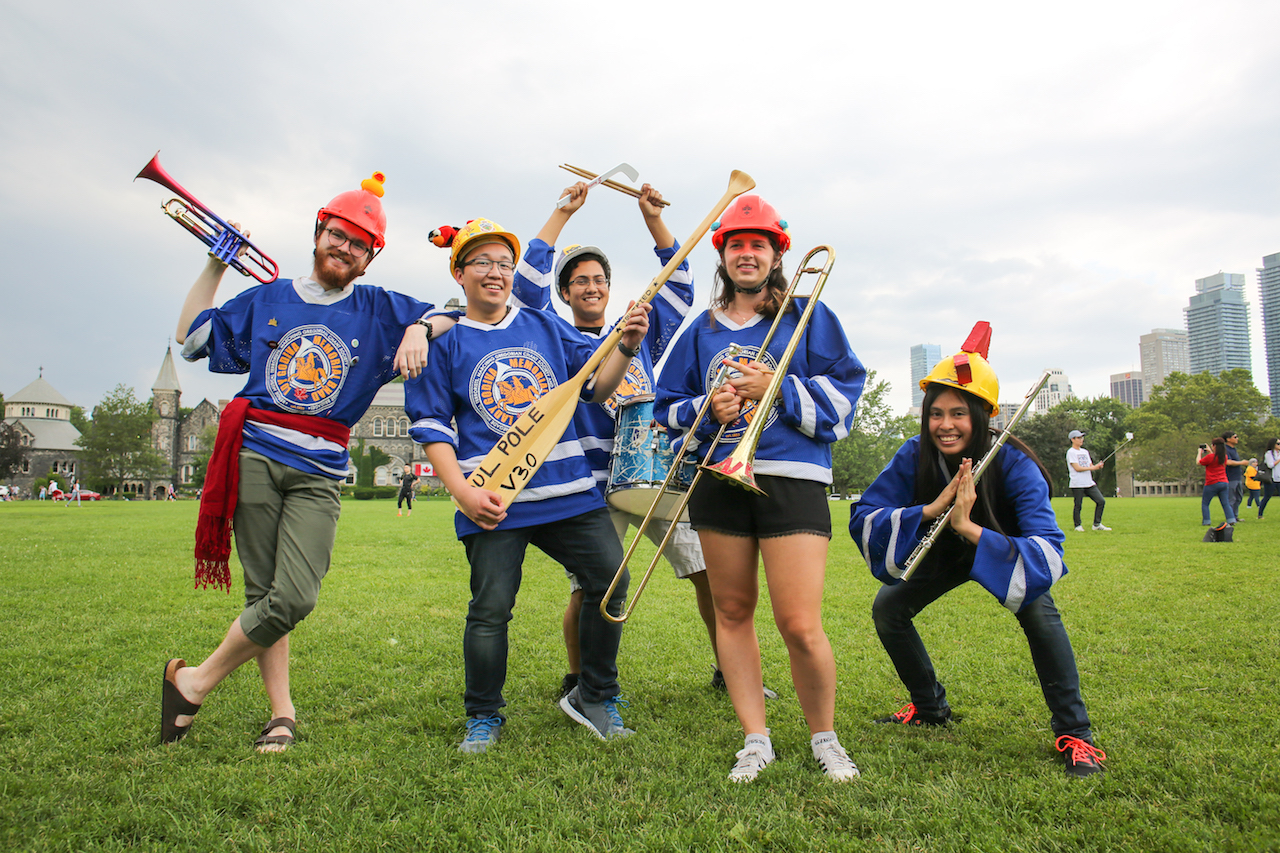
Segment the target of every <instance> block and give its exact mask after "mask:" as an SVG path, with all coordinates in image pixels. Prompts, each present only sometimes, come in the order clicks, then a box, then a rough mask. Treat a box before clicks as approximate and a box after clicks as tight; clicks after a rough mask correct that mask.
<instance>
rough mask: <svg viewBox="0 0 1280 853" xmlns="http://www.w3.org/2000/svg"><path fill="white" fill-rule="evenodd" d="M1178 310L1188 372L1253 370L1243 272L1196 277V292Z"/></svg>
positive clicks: (1214, 373)
mask: <svg viewBox="0 0 1280 853" xmlns="http://www.w3.org/2000/svg"><path fill="white" fill-rule="evenodd" d="M1182 313H1183V314H1185V315H1186V318H1187V343H1188V344H1189V345H1190V347H1191V372H1192V373H1212V374H1213V375H1214V376H1217V375H1218V374H1219V373H1221V372H1222V371H1224V370H1230V369H1232V368H1235V367H1243V368H1244V369H1245V370H1248V371H1249V372H1250V373H1252V372H1253V361H1252V359H1251V358H1250V353H1249V303H1248V302H1246V301H1245V299H1244V274H1243V273H1234V272H1226V273H1224V272H1220V273H1217V274H1216V275H1211V276H1209V277H1208V278H1198V279H1196V295H1195V296H1193V297H1191V300H1190V302H1189V304H1188V305H1187V307H1186V308H1183V309H1182Z"/></svg>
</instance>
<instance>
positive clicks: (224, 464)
mask: <svg viewBox="0 0 1280 853" xmlns="http://www.w3.org/2000/svg"><path fill="white" fill-rule="evenodd" d="M246 420H250V421H256V422H258V423H264V424H272V425H274V426H282V427H286V428H288V429H292V430H296V431H297V432H301V433H306V434H307V435H313V436H315V437H317V438H324V439H328V440H329V441H332V442H334V443H335V444H341V445H342V446H344V447H345V446H346V444H347V442H348V441H349V440H350V438H351V429H350V427H346V426H343V425H342V424H340V423H338V422H337V421H333V420H329V419H328V418H318V417H315V416H314V415H295V414H289V413H287V412H273V411H271V410H269V409H255V408H252V407H250V405H249V401H248V400H246V399H244V398H243V397H236V398H235V399H234V400H232V401H231V402H230V403H228V404H227V408H226V409H224V410H223V412H222V417H221V418H220V419H219V422H218V438H217V440H216V441H214V443H213V453H212V454H211V455H210V456H209V468H208V471H207V472H206V473H205V476H204V491H202V492H201V493H200V520H199V521H198V522H196V587H197V588H199V587H208V586H215V587H222V588H223V589H225V590H226V591H227V592H228V593H229V592H231V522H232V519H234V518H235V515H236V500H237V499H238V498H239V495H240V446H241V444H242V443H243V441H244V422H245V421H246Z"/></svg>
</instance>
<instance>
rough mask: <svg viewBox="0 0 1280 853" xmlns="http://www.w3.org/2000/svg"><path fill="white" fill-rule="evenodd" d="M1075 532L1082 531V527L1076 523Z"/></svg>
mask: <svg viewBox="0 0 1280 853" xmlns="http://www.w3.org/2000/svg"><path fill="white" fill-rule="evenodd" d="M1076 533H1084V528H1083V527H1081V526H1080V525H1079V524H1077V525H1076Z"/></svg>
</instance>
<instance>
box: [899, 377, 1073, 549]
mask: <svg viewBox="0 0 1280 853" xmlns="http://www.w3.org/2000/svg"><path fill="white" fill-rule="evenodd" d="M947 391H953V392H955V394H956V395H957V396H958V397H959V398H960V399H961V400H962V401H963V402H964V403H965V404H966V405H967V406H968V407H969V423H970V424H971V425H972V426H973V432H972V433H971V434H970V436H969V443H968V444H966V445H965V447H964V450H963V451H962V452H961V453H960V454H958V455H956V456H954V457H952V459H954V460H955V461H954V462H952V461H951V459H948V458H947V457H945V456H943V454H942V453H941V451H939V450H938V449H937V448H936V447H935V446H934V444H933V438H932V436H931V435H930V434H929V410H930V409H931V408H933V404H934V402H936V401H937V399H938V397H940V396H941V395H942V394H943V393H945V392H947ZM997 435H998V432H996V431H995V430H992V429H991V416H990V415H989V414H988V413H987V403H986V402H985V401H984V400H982V399H981V398H979V397H978V396H977V395H976V394H973V393H971V392H969V391H965V390H964V389H963V388H956V387H954V386H951V385H944V384H942V383H941V382H930V383H929V386H928V387H927V388H926V389H925V392H924V401H923V402H921V404H920V447H919V449H918V457H917V459H916V495H915V499H916V503H917V504H927V503H931V502H932V501H933V500H934V498H936V497H937V496H938V495H940V494H942V490H943V489H945V488H946V487H947V484H948V483H949V482H951V479H952V477H954V476H955V472H956V469H958V468H959V467H960V460H961V459H963V458H966V457H967V458H969V459H971V460H973V465H974V467H975V468H976V467H977V466H978V463H979V462H980V461H981V460H982V457H983V456H985V455H986V454H987V451H988V450H990V449H991V445H992V444H994V443H995V439H996V436H997ZM1005 444H1007V445H1011V446H1013V447H1015V448H1017V449H1018V450H1019V451H1021V452H1022V453H1023V454H1024V455H1025V456H1026V457H1027V458H1028V459H1030V460H1031V461H1032V462H1034V463H1035V465H1036V467H1037V468H1039V469H1040V476H1042V477H1044V481H1045V483H1046V485H1048V487H1049V493H1050V494H1052V493H1053V478H1052V477H1050V476H1049V472H1048V471H1047V470H1046V469H1045V467H1044V463H1043V462H1041V461H1040V458H1039V457H1038V456H1036V454H1035V451H1033V450H1032V449H1031V448H1030V447H1028V446H1027V445H1026V444H1025V443H1024V442H1023V441H1022V440H1021V439H1019V438H1018V437H1017V436H1014V435H1010V436H1009V437H1008V438H1007V439H1006V440H1005ZM976 490H977V493H978V500H977V503H975V504H974V507H973V514H972V515H971V516H970V518H972V519H973V521H974V522H975V523H976V524H979V525H981V526H983V527H986V528H989V529H991V530H994V531H996V532H997V533H1000V534H1003V535H1007V534H1006V533H1005V531H1006V530H1007V529H1012V530H1014V531H1015V533H1016V532H1017V530H1016V524H1017V522H1016V515H1015V514H1014V512H1013V508H1012V507H1010V506H1006V505H1005V501H1004V478H1003V477H999V476H983V478H982V479H981V480H979V481H978V482H977V484H976Z"/></svg>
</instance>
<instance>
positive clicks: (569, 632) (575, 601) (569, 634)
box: [564, 589, 583, 675]
mask: <svg viewBox="0 0 1280 853" xmlns="http://www.w3.org/2000/svg"><path fill="white" fill-rule="evenodd" d="M582 598H583V592H582V590H580V589H579V590H575V591H574V592H572V593H571V594H570V595H569V606H568V607H566V608H565V611H564V651H565V654H566V655H567V656H568V658H569V672H571V673H573V674H574V675H576V674H578V673H580V672H582V646H581V645H580V644H579V642H578V619H579V616H580V615H581V614H582Z"/></svg>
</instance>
